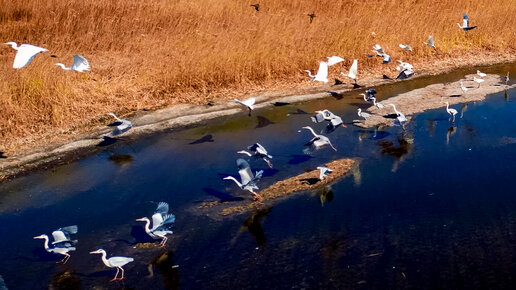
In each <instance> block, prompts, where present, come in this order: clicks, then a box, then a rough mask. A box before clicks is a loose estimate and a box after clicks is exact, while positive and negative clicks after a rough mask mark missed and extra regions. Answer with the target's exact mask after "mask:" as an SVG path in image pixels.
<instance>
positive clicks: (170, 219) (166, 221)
mask: <svg viewBox="0 0 516 290" xmlns="http://www.w3.org/2000/svg"><path fill="white" fill-rule="evenodd" d="M175 221H176V216H175V215H174V214H168V215H165V216H164V218H163V222H162V223H161V224H160V225H158V226H157V227H155V228H153V229H152V230H151V231H153V232H154V231H159V230H164V229H167V228H168V227H170V226H171V224H173V223H174V222H175Z"/></svg>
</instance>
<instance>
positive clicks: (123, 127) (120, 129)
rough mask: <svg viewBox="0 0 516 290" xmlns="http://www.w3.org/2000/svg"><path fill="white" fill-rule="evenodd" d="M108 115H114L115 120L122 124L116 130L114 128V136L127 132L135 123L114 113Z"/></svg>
mask: <svg viewBox="0 0 516 290" xmlns="http://www.w3.org/2000/svg"><path fill="white" fill-rule="evenodd" d="M108 115H110V116H113V118H115V120H117V121H118V122H120V125H118V126H116V128H115V130H113V132H112V133H111V134H112V135H113V136H116V135H120V134H122V133H124V132H127V131H129V129H131V128H132V127H133V124H132V123H131V121H129V120H124V119H120V118H118V117H117V116H116V115H115V114H114V113H108Z"/></svg>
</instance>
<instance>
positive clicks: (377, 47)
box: [372, 44, 385, 54]
mask: <svg viewBox="0 0 516 290" xmlns="http://www.w3.org/2000/svg"><path fill="white" fill-rule="evenodd" d="M372 51H373V52H376V53H377V54H381V53H384V52H385V51H384V50H383V47H381V46H380V45H379V44H375V45H373V50H372Z"/></svg>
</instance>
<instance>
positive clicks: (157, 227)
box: [136, 202, 176, 247]
mask: <svg viewBox="0 0 516 290" xmlns="http://www.w3.org/2000/svg"><path fill="white" fill-rule="evenodd" d="M136 221H140V222H145V232H146V233H147V234H148V235H149V236H151V237H152V238H161V242H160V243H159V245H160V246H161V247H164V246H165V243H166V242H167V240H168V238H167V237H166V235H168V234H173V232H172V231H171V230H170V229H169V227H170V226H171V225H172V224H173V223H174V222H175V221H176V216H175V215H174V214H172V213H171V214H169V213H168V203H166V202H160V203H158V207H157V208H156V210H155V211H154V214H153V215H152V228H149V226H150V220H149V219H148V218H147V217H142V218H139V219H137V220H136Z"/></svg>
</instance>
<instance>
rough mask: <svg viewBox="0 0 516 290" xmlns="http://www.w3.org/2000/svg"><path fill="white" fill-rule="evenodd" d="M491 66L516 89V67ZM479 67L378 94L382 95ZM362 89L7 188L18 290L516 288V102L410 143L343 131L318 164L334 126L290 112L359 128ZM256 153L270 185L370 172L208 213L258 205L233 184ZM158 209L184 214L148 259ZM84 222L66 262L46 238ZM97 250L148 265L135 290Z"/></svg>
mask: <svg viewBox="0 0 516 290" xmlns="http://www.w3.org/2000/svg"><path fill="white" fill-rule="evenodd" d="M481 69H483V71H485V72H488V73H498V74H500V75H505V74H506V72H507V71H508V70H510V71H511V75H512V76H514V77H516V67H515V66H514V65H503V66H496V67H491V68H481ZM475 71H476V68H471V69H468V70H461V71H455V72H452V73H450V74H446V75H441V76H436V77H426V78H422V79H415V80H409V81H406V82H403V83H396V84H393V85H386V86H382V87H378V88H377V90H378V99H379V100H382V99H385V98H388V97H390V96H394V95H396V94H399V93H402V92H405V91H408V90H412V89H415V88H419V87H423V86H426V85H428V84H431V83H437V82H448V81H450V82H451V81H456V80H458V79H459V78H461V77H463V75H464V74H466V73H472V72H475ZM358 93H359V92H353V93H352V94H348V95H344V97H343V98H342V99H340V100H337V99H336V98H333V97H328V98H327V99H322V100H315V101H312V102H307V103H299V104H291V105H286V106H280V107H269V108H266V109H263V110H257V111H254V112H253V116H252V117H248V116H247V112H245V111H242V113H241V114H239V115H237V116H232V117H226V118H221V119H218V120H215V121H210V122H209V123H208V124H205V125H204V126H200V127H198V128H195V129H190V130H185V131H180V132H170V133H163V134H160V135H157V136H155V137H152V138H146V139H143V140H139V141H137V142H134V143H132V144H113V145H111V146H107V147H106V150H105V151H103V152H101V153H99V154H96V155H94V156H91V157H89V158H85V159H83V160H80V161H78V162H74V163H72V164H69V165H65V166H60V167H57V168H54V169H53V170H49V171H45V172H37V173H33V174H31V175H29V176H25V177H21V178H18V179H15V180H12V181H9V182H6V183H4V184H2V185H0V224H1V226H0V248H1V251H0V275H1V276H2V277H3V279H4V280H5V283H6V285H7V287H9V289H45V288H52V289H74V288H82V289H90V288H96V289H119V288H124V287H126V288H133V289H175V288H187V289H218V288H224V289H225V288H228V287H234V288H235V289H239V288H260V289H263V288H276V289H285V288H325V289H328V288H339V289H346V288H362V289H370V288H376V289H392V288H397V289H399V288H426V289H436V288H466V289H472V288H477V289H478V288H494V289H503V288H505V289H508V288H513V285H515V284H516V260H515V257H516V191H515V188H516V162H514V161H515V160H516V118H515V117H514V116H515V113H516V102H513V100H512V99H513V98H514V100H516V91H515V90H512V91H508V92H506V93H504V92H501V93H498V94H494V95H491V96H489V97H488V99H487V100H486V101H485V102H478V103H469V104H467V106H464V107H463V106H462V105H455V106H453V107H454V108H455V109H457V110H458V111H459V114H458V115H457V120H456V122H455V124H451V123H450V122H449V121H448V115H447V113H446V111H445V109H444V108H441V109H437V110H431V111H427V112H424V113H421V114H417V115H415V116H414V119H413V121H412V122H411V123H410V124H409V126H408V127H407V129H406V131H402V130H401V128H400V127H393V128H387V129H383V130H379V131H377V132H375V131H374V130H373V129H370V130H363V129H359V128H357V127H354V126H348V128H346V129H343V128H338V130H336V131H335V132H333V133H331V134H329V135H328V136H329V138H330V139H331V140H332V142H333V144H334V145H335V146H336V147H337V148H338V152H333V151H332V150H329V149H325V150H321V151H318V152H316V153H315V154H313V155H312V156H311V158H308V157H306V156H304V155H303V153H302V149H303V146H302V145H303V144H304V143H305V142H306V141H308V140H309V139H310V138H311V135H310V133H309V132H308V131H306V130H302V132H298V130H299V129H300V128H301V127H302V126H306V125H310V126H312V127H314V128H317V130H321V129H322V127H323V125H322V124H313V123H311V121H310V118H309V116H310V115H303V114H289V113H295V112H296V110H297V109H301V110H304V111H307V112H313V111H314V110H318V109H324V108H327V109H330V110H331V111H333V112H334V113H336V114H338V115H341V116H342V117H343V119H344V121H345V122H351V121H352V120H353V119H358V116H356V108H357V106H360V107H362V108H366V107H367V105H365V104H364V103H363V100H361V98H360V96H358ZM461 112H462V113H463V116H462V117H460V114H461ZM288 114H289V115H288ZM287 115H288V116H287ZM257 116H261V118H257ZM264 118H266V120H265V119H264ZM268 121H270V122H268ZM257 127H258V128H257ZM206 135H211V137H205V138H202V137H203V136H206ZM199 139H201V140H200V141H199V142H195V141H196V140H199ZM204 141H206V142H204ZM257 141H258V142H260V143H261V144H262V145H264V146H265V147H266V148H267V149H268V150H269V152H270V153H271V154H273V155H274V159H273V160H272V161H273V162H274V169H273V170H270V169H267V168H266V164H265V163H264V162H258V161H257V162H251V166H252V167H253V168H254V169H265V174H264V178H263V179H262V181H261V182H260V184H259V185H260V187H261V188H265V187H267V186H268V185H270V184H273V183H274V182H276V181H278V180H281V179H284V178H287V177H290V176H294V175H297V174H300V173H302V172H304V171H305V170H306V169H313V168H315V167H316V166H318V165H320V164H322V163H324V162H327V161H331V160H334V159H337V158H343V157H359V158H360V172H355V174H354V175H350V176H347V177H345V178H343V179H341V180H340V181H339V182H337V183H335V184H333V185H332V186H331V188H327V189H326V190H318V191H313V192H307V193H301V194H297V195H295V196H293V197H291V198H289V199H286V200H284V201H282V202H281V203H277V204H275V205H274V206H270V207H264V208H262V209H260V210H257V211H255V212H252V213H246V214H242V215H238V216H235V217H230V218H223V219H212V218H210V217H207V216H206V215H204V214H203V211H202V210H198V209H196V206H197V205H198V204H199V203H200V202H203V201H206V200H209V201H215V200H221V199H222V200H226V199H229V200H235V199H238V198H239V197H241V198H245V199H249V198H250V195H249V194H247V193H245V192H242V191H240V190H238V189H237V188H236V186H235V184H234V183H232V182H231V181H226V180H222V177H224V176H227V175H236V174H237V169H236V165H235V160H236V158H239V157H242V155H240V156H239V154H236V151H238V150H241V149H244V148H245V147H246V146H248V145H251V144H252V143H254V142H257ZM189 143H193V144H189ZM159 201H165V202H168V203H169V204H170V208H171V211H172V212H173V213H174V214H175V215H176V224H175V227H174V228H173V230H174V234H173V235H171V236H170V238H169V241H168V243H167V247H166V249H161V248H158V247H151V248H136V247H135V245H134V243H135V241H137V240H138V241H146V240H145V235H144V234H142V233H143V223H141V222H136V221H135V219H137V218H140V217H143V216H148V217H150V216H151V214H152V213H153V211H154V209H155V207H156V205H157V202H159ZM229 202H230V201H229ZM72 224H77V225H78V226H79V233H78V234H77V235H76V236H75V238H77V239H78V240H79V243H78V244H77V251H75V252H71V254H72V257H71V258H70V260H69V262H68V263H67V264H66V265H61V264H56V263H55V262H56V261H58V260H59V259H60V257H58V256H57V255H52V254H48V253H46V252H45V251H44V250H43V245H42V244H43V243H42V240H34V239H32V237H34V236H37V235H40V234H50V233H51V232H52V231H53V230H55V229H57V228H59V227H62V226H68V225H72ZM98 248H103V249H105V250H106V251H107V253H108V256H113V255H120V256H130V257H134V259H135V261H134V262H132V263H130V264H128V265H127V266H125V267H124V269H125V270H126V280H125V281H124V282H109V280H110V279H111V278H112V277H113V276H114V273H115V271H114V270H112V269H108V268H107V267H105V266H104V265H103V264H102V262H101V260H100V256H99V255H90V254H88V253H89V252H90V251H93V250H96V249H98ZM67 287H68V288H67Z"/></svg>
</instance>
